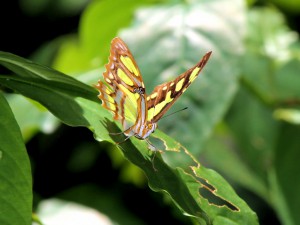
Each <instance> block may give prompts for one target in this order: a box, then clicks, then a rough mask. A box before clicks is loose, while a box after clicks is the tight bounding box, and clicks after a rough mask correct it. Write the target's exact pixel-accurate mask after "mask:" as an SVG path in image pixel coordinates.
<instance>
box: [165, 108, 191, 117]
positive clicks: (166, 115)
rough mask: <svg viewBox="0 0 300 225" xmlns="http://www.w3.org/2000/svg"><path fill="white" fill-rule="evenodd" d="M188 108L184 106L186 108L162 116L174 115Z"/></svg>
mask: <svg viewBox="0 0 300 225" xmlns="http://www.w3.org/2000/svg"><path fill="white" fill-rule="evenodd" d="M186 109H188V107H184V108H182V109H179V110H177V111H175V112H172V113H170V114H168V115H165V116H163V117H162V118H166V117H168V116H172V115H173V114H175V113H178V112H181V111H183V110H186ZM162 118H160V119H162Z"/></svg>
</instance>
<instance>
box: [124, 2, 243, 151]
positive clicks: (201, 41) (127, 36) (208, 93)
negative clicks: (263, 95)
mask: <svg viewBox="0 0 300 225" xmlns="http://www.w3.org/2000/svg"><path fill="white" fill-rule="evenodd" d="M228 12H231V13H234V15H235V16H234V19H233V17H232V16H230V15H231V13H228ZM136 15H137V16H136V19H135V22H134V25H133V26H132V27H131V28H128V29H126V30H124V31H123V32H121V37H123V38H124V40H125V41H126V43H128V45H129V47H130V49H131V50H132V52H133V55H134V57H135V59H136V61H137V64H138V65H139V67H140V70H141V73H142V75H143V78H144V80H145V85H146V91H147V93H148V94H149V93H151V92H152V90H153V88H154V87H155V86H156V85H159V84H161V83H163V82H165V81H168V80H171V79H173V78H175V77H177V76H178V75H179V74H180V73H182V72H184V71H186V70H188V69H189V68H190V67H192V66H193V65H195V64H196V63H197V62H198V61H199V60H200V59H201V57H202V56H203V55H204V54H205V53H206V52H208V51H212V56H211V58H210V60H209V61H208V63H207V65H206V66H205V68H204V69H203V72H202V74H201V75H200V77H199V78H197V79H196V80H195V82H194V83H193V84H192V85H191V86H190V87H189V88H188V90H187V91H186V92H185V93H184V94H183V95H182V96H181V97H180V98H179V99H178V100H177V102H176V103H175V105H174V106H173V107H172V109H171V111H170V112H172V111H176V110H177V109H181V108H184V107H188V110H186V111H184V112H181V113H178V114H176V115H174V116H173V118H174V117H176V123H174V122H173V121H174V119H171V118H170V117H169V118H166V119H163V120H161V121H160V122H159V127H160V128H161V129H162V130H163V131H166V132H167V133H168V134H169V135H171V136H172V137H176V138H178V140H179V141H180V142H181V143H183V144H184V145H185V146H187V147H188V148H189V149H190V150H191V151H192V152H193V153H194V154H199V152H200V151H201V149H202V147H203V144H204V142H205V140H206V139H207V138H208V137H209V136H210V134H211V132H212V130H213V128H214V126H215V125H216V123H217V122H219V121H220V120H221V118H222V117H223V114H224V112H225V111H226V110H227V108H228V106H229V104H230V102H231V100H232V98H233V96H234V94H235V92H236V90H237V77H238V75H239V71H238V67H237V60H238V57H239V55H240V54H241V52H242V50H243V46H242V38H243V35H244V27H245V18H244V17H245V12H244V2H243V1H241V0H234V1H229V0H220V1H194V2H193V3H182V4H173V5H167V4H165V5H158V6H153V7H148V8H145V9H140V10H138V11H137V14H136ZM146 28H147V29H146Z"/></svg>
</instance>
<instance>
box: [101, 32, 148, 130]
mask: <svg viewBox="0 0 300 225" xmlns="http://www.w3.org/2000/svg"><path fill="white" fill-rule="evenodd" d="M105 69H106V70H105V72H104V73H103V78H104V82H103V81H98V84H97V85H96V88H97V89H98V90H99V92H100V94H99V96H98V97H99V98H100V99H101V100H102V106H103V107H104V108H106V109H108V110H109V111H111V112H112V113H113V116H114V119H115V120H118V121H120V122H121V123H122V125H123V129H124V130H127V129H129V128H130V127H131V126H133V125H134V124H135V123H136V121H137V120H138V119H140V118H141V116H142V117H144V118H147V114H146V113H147V111H146V105H145V104H146V101H145V100H144V99H141V98H142V97H143V96H144V95H143V94H144V93H145V87H144V83H143V79H142V76H141V74H140V70H139V68H138V66H137V65H136V63H135V60H134V58H133V56H132V54H131V52H130V50H129V49H128V47H127V45H126V44H125V43H124V42H123V41H122V40H121V39H120V38H118V37H117V38H114V39H113V40H112V42H111V49H110V56H109V63H108V64H107V65H106V66H105ZM142 100H144V101H142ZM142 109H144V113H141V112H140V111H141V110H142ZM144 120H146V119H144Z"/></svg>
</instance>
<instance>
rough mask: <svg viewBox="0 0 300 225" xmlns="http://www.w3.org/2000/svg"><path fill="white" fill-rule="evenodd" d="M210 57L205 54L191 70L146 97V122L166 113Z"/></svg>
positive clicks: (154, 120)
mask: <svg viewBox="0 0 300 225" xmlns="http://www.w3.org/2000/svg"><path fill="white" fill-rule="evenodd" d="M210 55H211V52H208V53H206V54H205V55H204V56H203V58H202V59H201V60H200V62H198V63H197V64H196V65H195V66H194V67H192V68H191V69H189V70H188V71H186V72H184V73H182V74H181V75H180V76H178V77H177V78H175V79H174V80H172V81H170V82H166V83H163V84H161V85H158V86H156V87H155V89H154V91H153V92H152V93H151V94H150V95H149V96H148V97H147V106H148V118H147V120H148V121H151V122H154V123H155V122H157V121H158V120H159V119H160V118H161V117H162V116H163V115H164V114H165V113H166V112H167V111H168V109H169V108H170V107H171V106H172V105H173V104H174V103H175V101H176V99H177V98H179V96H180V95H181V94H182V93H184V92H185V91H186V89H187V88H188V87H189V86H190V84H191V83H192V82H193V81H194V80H195V79H196V78H197V76H198V75H199V73H200V72H201V70H202V69H203V67H204V66H205V64H206V63H207V61H208V60H209V57H210Z"/></svg>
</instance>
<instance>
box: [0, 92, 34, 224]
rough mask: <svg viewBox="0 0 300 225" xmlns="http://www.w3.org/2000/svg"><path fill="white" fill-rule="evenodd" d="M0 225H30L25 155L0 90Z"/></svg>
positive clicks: (20, 136)
mask: <svg viewBox="0 0 300 225" xmlns="http://www.w3.org/2000/svg"><path fill="white" fill-rule="evenodd" d="M0 108H1V110H0V132H1V135H0V193H1V196H0V224H7V225H10V224H11V225H15V224H24V225H30V224H31V212H32V180H31V170H30V164H29V158H28V156H27V153H26V148H25V145H24V143H23V139H22V135H21V132H20V129H19V127H18V124H17V122H16V120H15V118H14V116H13V114H12V111H11V109H10V107H9V105H8V103H7V101H6V100H5V98H4V97H3V95H2V93H1V92H0Z"/></svg>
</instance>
